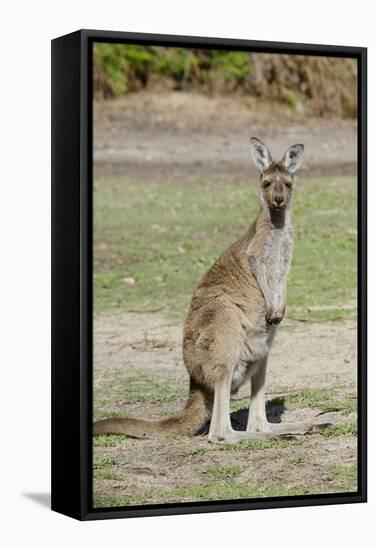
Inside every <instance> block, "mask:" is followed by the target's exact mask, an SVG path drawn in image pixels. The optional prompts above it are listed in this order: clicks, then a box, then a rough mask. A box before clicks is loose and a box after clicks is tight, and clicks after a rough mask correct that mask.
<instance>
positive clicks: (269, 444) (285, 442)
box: [179, 439, 303, 457]
mask: <svg viewBox="0 0 376 550" xmlns="http://www.w3.org/2000/svg"><path fill="white" fill-rule="evenodd" d="M302 444H303V440H299V439H254V440H252V439H251V440H249V441H242V442H241V443H224V444H223V445H210V446H207V447H195V448H193V449H189V450H188V451H182V452H180V453H179V456H183V457H188V456H195V455H201V454H205V453H212V452H217V451H250V450H252V451H257V450H258V451H264V450H265V449H285V448H286V447H290V446H294V445H302Z"/></svg>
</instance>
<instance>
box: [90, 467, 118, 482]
mask: <svg viewBox="0 0 376 550" xmlns="http://www.w3.org/2000/svg"><path fill="white" fill-rule="evenodd" d="M93 477H94V479H112V480H114V481H120V480H121V479H122V478H121V477H120V476H119V475H117V474H115V473H114V472H111V471H110V470H102V469H99V470H98V469H97V470H94V472H93Z"/></svg>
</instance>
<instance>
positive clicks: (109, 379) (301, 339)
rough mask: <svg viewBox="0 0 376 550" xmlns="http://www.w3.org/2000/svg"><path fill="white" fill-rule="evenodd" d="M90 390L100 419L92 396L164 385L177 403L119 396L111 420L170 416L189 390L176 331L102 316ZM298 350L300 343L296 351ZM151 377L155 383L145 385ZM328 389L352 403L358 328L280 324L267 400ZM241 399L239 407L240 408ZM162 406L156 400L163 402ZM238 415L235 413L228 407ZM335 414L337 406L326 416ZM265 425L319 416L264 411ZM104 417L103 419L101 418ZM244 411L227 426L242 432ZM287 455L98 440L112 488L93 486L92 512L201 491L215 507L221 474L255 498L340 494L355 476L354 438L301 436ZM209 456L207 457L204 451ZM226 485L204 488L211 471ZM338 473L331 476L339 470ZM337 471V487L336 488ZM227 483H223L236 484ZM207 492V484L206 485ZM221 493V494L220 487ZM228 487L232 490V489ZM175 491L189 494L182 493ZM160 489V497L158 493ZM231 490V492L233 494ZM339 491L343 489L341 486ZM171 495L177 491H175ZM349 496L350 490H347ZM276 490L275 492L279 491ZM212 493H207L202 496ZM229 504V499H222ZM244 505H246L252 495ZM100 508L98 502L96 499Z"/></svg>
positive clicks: (162, 322)
mask: <svg viewBox="0 0 376 550" xmlns="http://www.w3.org/2000/svg"><path fill="white" fill-rule="evenodd" d="M94 335H95V338H94V342H95V347H94V364H95V385H94V395H95V396H96V397H97V400H98V409H99V410H100V409H101V407H102V410H104V411H105V410H106V403H107V404H108V402H107V401H106V402H105V403H104V402H103V401H101V397H102V393H101V392H100V388H103V386H104V385H108V384H109V385H110V386H111V385H112V384H114V385H115V386H116V384H117V380H120V379H123V380H127V379H128V380H130V381H131V382H133V381H134V380H135V379H137V377H141V379H142V377H145V376H146V377H147V378H146V380H145V383H146V390H148V389H150V388H147V385H148V384H157V388H158V387H163V386H168V387H169V389H170V391H171V390H172V389H175V390H176V394H177V395H178V396H177V397H176V398H175V399H174V398H173V397H174V393H173V392H172V393H171V400H167V402H165V403H163V402H162V403H161V402H158V401H154V402H153V401H150V398H152V396H147V395H146V396H145V397H144V395H143V394H142V392H141V394H140V395H139V398H138V399H137V400H135V401H133V402H132V399H127V397H126V393H123V394H121V393H119V394H116V393H115V395H114V394H113V395H112V400H111V412H112V413H114V414H118V415H120V414H126V415H129V416H141V415H142V416H143V417H145V418H156V417H158V416H161V415H164V414H168V413H171V412H172V411H175V410H178V409H179V408H180V407H182V405H183V403H184V395H185V394H186V392H187V390H188V376H187V374H186V371H185V368H184V365H183V361H182V357H181V327H177V326H176V325H174V324H171V322H169V321H167V320H166V319H163V318H162V317H161V316H159V315H158V314H143V315H142V314H124V315H121V316H116V317H113V316H103V317H101V318H99V319H97V320H96V321H95V332H94ZM297 343H299V344H298V345H297ZM151 374H152V376H153V378H148V377H150V375H151ZM333 387H335V388H336V399H337V400H339V401H341V400H343V399H346V398H347V399H348V398H350V399H354V398H355V393H354V389H355V388H356V325H355V323H354V322H353V321H347V322H344V323H341V324H340V325H339V324H337V323H310V324H309V326H306V325H305V324H304V323H297V322H291V321H286V323H285V326H282V327H281V328H280V329H279V330H278V333H277V336H276V339H275V342H274V345H273V348H272V352H271V355H270V360H269V367H268V378H267V399H269V400H272V399H275V398H276V397H278V396H288V395H289V394H299V392H300V393H301V392H302V391H303V395H304V390H308V391H310V390H312V389H313V388H314V389H315V390H316V389H320V390H323V389H329V390H330V389H332V388H333ZM248 392H249V387H246V386H243V388H242V389H241V390H240V392H239V396H238V398H239V401H236V402H233V405H234V404H235V405H238V404H243V405H244V407H246V406H247V404H248V399H247V395H248ZM242 397H245V399H243V400H242V399H241V398H242ZM162 401H163V400H162ZM235 408H236V407H235ZM334 408H335V407H334ZM268 412H269V416H270V417H271V420H272V421H273V417H275V418H274V420H276V418H278V420H279V419H282V420H284V421H292V420H294V419H313V418H315V417H316V415H319V414H320V413H322V410H320V409H316V408H312V407H308V406H305V404H304V402H303V404H302V403H297V404H292V405H289V404H287V405H286V406H284V407H283V408H282V409H281V408H280V407H279V406H274V407H273V406H271V407H269V411H268ZM104 416H105V414H104ZM246 417H247V412H246V411H245V410H244V411H243V410H240V412H235V413H233V418H232V420H233V425H234V427H236V429H244V427H245V423H246ZM355 418H356V415H355V413H354V412H352V413H350V414H346V415H343V414H342V412H341V410H337V411H333V412H327V413H326V414H321V415H320V416H318V417H317V418H316V421H317V422H332V423H334V424H336V425H341V424H343V423H346V422H347V423H348V422H349V421H353V420H355ZM287 443H288V444H287V446H286V447H284V448H283V447H278V446H277V447H276V448H265V449H262V448H261V449H257V448H256V449H252V448H251V449H247V448H244V449H238V448H236V449H234V450H231V449H225V452H224V451H223V449H221V448H218V450H217V447H216V446H215V445H211V444H209V443H208V442H207V439H206V437H205V435H204V436H202V437H201V436H198V437H194V438H186V437H183V438H174V439H171V438H170V439H153V440H135V439H120V440H119V441H115V443H114V445H113V446H106V447H102V446H101V442H100V441H99V443H98V445H97V446H95V453H94V456H95V457H96V458H97V459H99V460H103V458H104V457H105V458H106V459H107V460H106V461H105V463H106V464H107V465H109V467H110V470H109V471H110V472H111V474H109V475H108V477H110V475H112V476H113V477H114V478H115V479H95V480H94V493H95V494H96V495H100V496H101V498H100V499H99V503H103V501H104V502H105V503H106V497H109V499H110V500H109V503H111V502H112V499H113V498H114V496H115V497H117V499H119V500H116V501H115V502H116V503H121V502H122V501H123V502H124V503H137V504H143V503H152V502H183V501H195V500H205V496H206V493H203V494H202V495H201V494H200V493H198V494H197V495H196V493H195V491H194V490H193V491H192V487H193V488H202V486H205V487H206V486H208V487H209V489H210V488H211V489H212V492H213V491H214V493H213V495H214V498H215V497H216V496H217V497H218V498H224V497H226V496H227V493H226V490H225V492H224V497H223V496H221V492H220V491H219V492H218V487H219V488H220V487H224V488H226V484H227V485H228V482H229V479H226V478H227V477H228V475H227V474H226V472H230V473H231V472H233V476H232V477H233V478H234V479H236V484H237V485H236V487H235V489H236V488H238V485H239V486H240V487H243V485H244V486H247V485H248V486H249V487H250V488H252V487H257V492H256V496H257V495H259V494H260V490H262V488H263V487H266V496H268V495H269V493H270V490H269V491H268V489H270V488H272V492H273V491H275V492H277V493H278V494H279V495H284V494H291V492H293V493H294V492H298V493H299V490H301V492H302V493H305V492H316V493H320V492H336V491H337V492H338V491H341V490H343V489H344V487H343V483H344V481H346V480H344V479H343V475H345V477H346V468H349V469H350V468H355V465H356V457H357V448H356V438H355V437H354V435H353V434H346V433H345V434H343V435H337V436H335V437H325V436H322V435H317V436H302V437H300V438H299V439H298V441H297V442H295V441H293V442H291V444H290V442H287ZM205 451H207V452H205ZM216 467H217V470H218V472H219V474H218V475H219V477H221V471H222V472H223V476H224V479H222V480H220V482H219V484H218V479H216V485H210V481H211V479H212V474H213V472H214V475H216V474H215V468H216ZM338 469H339V470H338ZM338 472H339V479H338V475H337V474H338ZM234 479H232V481H231V483H232V484H233V483H234ZM208 484H209V485H208ZM221 484H223V485H221ZM230 487H231V484H230ZM182 488H189V489H188V490H186V491H184V490H183V491H182ZM166 489H168V490H167V491H166ZM235 489H234V490H235ZM345 489H346V490H350V489H349V487H347V486H346V488H345ZM174 490H175V491H176V492H174ZM352 490H356V483H355V484H354V485H353V486H352ZM278 491H279V492H278ZM210 495H211V493H210V492H209V496H210ZM230 496H231V494H230ZM249 496H252V490H251V489H250V493H249ZM103 499H104V500H103Z"/></svg>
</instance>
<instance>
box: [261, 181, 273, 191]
mask: <svg viewBox="0 0 376 550" xmlns="http://www.w3.org/2000/svg"><path fill="white" fill-rule="evenodd" d="M271 184H272V182H271V181H269V180H264V181H263V182H262V185H263V187H264V189H266V188H267V187H269V186H270V185H271Z"/></svg>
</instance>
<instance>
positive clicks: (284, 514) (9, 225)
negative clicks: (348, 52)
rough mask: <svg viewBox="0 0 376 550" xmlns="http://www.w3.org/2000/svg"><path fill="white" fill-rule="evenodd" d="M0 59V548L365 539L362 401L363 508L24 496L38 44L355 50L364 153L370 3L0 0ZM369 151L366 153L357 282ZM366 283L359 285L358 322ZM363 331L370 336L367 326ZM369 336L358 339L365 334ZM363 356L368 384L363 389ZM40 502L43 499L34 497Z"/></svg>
mask: <svg viewBox="0 0 376 550" xmlns="http://www.w3.org/2000/svg"><path fill="white" fill-rule="evenodd" d="M1 21H2V30H1V34H0V40H1V49H0V55H1V64H0V82H1V84H0V94H1V100H0V139H1V163H0V185H1V194H0V224H1V231H0V239H1V248H0V250H1V269H0V277H1V282H0V293H1V295H0V312H1V324H2V325H1V326H2V330H1V346H0V354H1V360H0V366H1V371H0V372H1V375H0V376H1V377H0V388H1V389H0V392H1V399H0V406H1V408H2V412H1V439H0V441H1V443H2V451H1V453H0V460H1V462H2V463H3V462H4V464H2V466H1V471H0V476H1V479H2V481H1V485H0V507H1V516H0V521H1V523H2V528H1V530H0V537H1V539H7V542H6V543H5V545H4V547H5V548H22V547H31V548H34V547H38V548H40V549H45V548H51V547H52V548H55V549H57V550H58V549H60V548H64V549H66V548H77V547H79V546H82V547H85V548H89V549H92V548H93V549H97V548H105V547H106V548H125V547H128V548H135V547H137V548H149V547H151V548H164V549H169V548H176V547H179V548H181V549H184V548H188V547H191V545H194V546H195V547H196V548H201V547H204V545H205V546H206V545H210V547H213V548H220V549H221V548H231V547H233V548H236V547H240V545H241V547H242V548H248V547H250V548H255V547H256V548H260V547H262V548H278V549H284V548H289V549H291V550H294V549H298V548H299V550H301V548H302V547H303V548H305V549H306V550H310V549H311V548H312V549H313V548H314V549H315V550H317V549H319V550H320V549H323V550H326V549H327V548H334V547H337V548H341V550H346V549H350V548H351V549H353V548H354V547H355V546H356V545H360V544H362V543H363V544H364V545H365V547H366V548H369V547H370V544H369V543H367V542H366V541H367V539H369V538H371V537H374V522H375V519H374V518H375V517H376V516H375V511H376V505H375V490H374V485H375V475H374V471H375V468H374V467H373V464H374V461H375V422H374V419H375V405H374V403H373V402H372V400H371V403H370V414H369V417H370V465H371V471H370V476H369V485H370V491H369V493H370V496H369V503H368V504H358V505H342V506H330V507H322V508H318V507H315V508H300V509H288V510H265V511H254V512H235V513H226V514H224V513H223V514H207V515H196V516H176V517H166V518H150V519H132V520H130V519H128V520H116V521H105V522H91V523H85V524H80V523H79V522H76V521H74V520H71V519H69V518H66V517H63V516H60V515H58V514H55V513H52V512H50V511H49V510H48V508H47V507H46V506H42V505H41V504H38V503H36V502H35V500H32V499H30V498H29V497H27V496H25V495H26V494H32V493H36V494H39V495H40V494H42V495H43V494H46V493H48V492H49V482H50V465H49V460H50V441H49V429H50V420H49V415H50V412H49V411H50V409H49V403H50V396H49V390H50V298H49V292H50V44H49V41H50V39H51V38H54V37H56V36H59V35H61V34H66V33H68V32H71V31H73V30H76V29H79V28H97V29H108V30H123V31H125V30H128V31H140V32H156V33H170V34H187V35H198V36H200V35H201V36H219V37H231V38H246V39H258V40H277V41H290V42H308V43H324V44H325V43H326V44H345V45H354V46H367V47H368V48H369V97H370V102H369V122H370V132H369V138H370V142H369V151H370V152H372V151H375V150H376V149H375V145H376V143H375V130H376V127H375V103H374V101H375V99H374V98H375V97H376V89H375V77H376V65H375V49H376V33H375V29H374V16H372V2H370V1H369V0H358V1H357V2H355V3H354V2H348V1H346V0H331V1H327V0H326V1H323V0H315V1H313V0H311V1H309V0H308V1H305V2H304V1H303V0H300V1H299V2H298V1H293V0H286V1H281V0H259V1H258V2H256V1H251V0H248V1H241V0H232V1H231V2H220V1H219V0H216V1H215V2H214V1H207V2H203V1H202V0H200V1H197V0H189V2H187V1H177V0H175V1H174V0H154V1H152V0H150V1H147V0H137V1H131V0H128V1H122V2H119V1H114V0H106V1H103V0H102V1H98V0H90V1H86V0H85V1H77V0H75V1H72V0H65V1H63V2H46V1H40V0H33V1H32V2H27V1H22V2H20V1H18V2H17V1H16V0H14V1H13V2H4V3H3V4H2V15H1ZM374 179H375V157H374V156H372V154H370V158H369V205H370V224H369V225H370V243H371V247H370V248H371V250H370V262H369V263H370V282H372V281H373V280H374V277H375V271H374V265H375V264H374V261H375V256H374V254H373V253H372V248H373V247H372V242H373V239H372V237H373V238H375V236H376V235H375V225H376V222H375V218H376V216H373V215H372V213H373V208H372V206H373V201H374V200H375V199H376V194H375V191H374V186H373V183H374ZM373 308H376V302H375V292H374V291H373V289H372V286H371V289H370V303H369V310H370V312H371V316H370V330H371V331H372V328H373V327H372V311H373ZM371 336H372V332H371ZM370 339H371V338H370ZM370 347H371V349H370V356H369V367H370V368H369V371H370V377H369V378H370V385H369V387H370V394H371V397H372V396H374V390H373V388H374V387H375V375H374V373H373V362H374V359H375V347H374V346H373V345H372V342H371V346H370ZM42 498H43V497H42Z"/></svg>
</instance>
